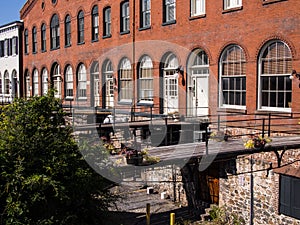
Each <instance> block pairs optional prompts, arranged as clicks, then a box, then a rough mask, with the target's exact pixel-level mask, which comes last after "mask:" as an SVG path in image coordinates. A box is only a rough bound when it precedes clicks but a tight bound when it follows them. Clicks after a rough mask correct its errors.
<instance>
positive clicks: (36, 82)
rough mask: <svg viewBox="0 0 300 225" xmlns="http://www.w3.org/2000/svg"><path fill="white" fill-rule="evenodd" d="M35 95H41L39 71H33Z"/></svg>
mask: <svg viewBox="0 0 300 225" xmlns="http://www.w3.org/2000/svg"><path fill="white" fill-rule="evenodd" d="M33 95H34V96H38V95H39V73H38V70H37V69H35V70H34V71H33Z"/></svg>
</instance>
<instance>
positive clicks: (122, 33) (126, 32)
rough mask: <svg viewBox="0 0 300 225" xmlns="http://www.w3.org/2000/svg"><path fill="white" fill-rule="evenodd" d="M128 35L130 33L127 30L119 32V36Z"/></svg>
mask: <svg viewBox="0 0 300 225" xmlns="http://www.w3.org/2000/svg"><path fill="white" fill-rule="evenodd" d="M129 33H130V31H129V30H126V31H121V32H120V34H121V35H124V34H129Z"/></svg>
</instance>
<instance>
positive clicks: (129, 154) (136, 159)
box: [126, 150, 143, 166]
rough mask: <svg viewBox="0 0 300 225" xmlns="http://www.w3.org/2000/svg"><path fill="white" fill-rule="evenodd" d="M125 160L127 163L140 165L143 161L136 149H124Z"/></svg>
mask: <svg viewBox="0 0 300 225" xmlns="http://www.w3.org/2000/svg"><path fill="white" fill-rule="evenodd" d="M126 162H127V164H133V165H136V166H138V165H141V164H142V163H143V155H141V153H140V152H138V151H137V150H127V151H126Z"/></svg>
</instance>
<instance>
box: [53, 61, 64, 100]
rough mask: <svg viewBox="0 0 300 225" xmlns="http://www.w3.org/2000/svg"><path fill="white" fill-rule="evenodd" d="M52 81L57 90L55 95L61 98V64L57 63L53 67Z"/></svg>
mask: <svg viewBox="0 0 300 225" xmlns="http://www.w3.org/2000/svg"><path fill="white" fill-rule="evenodd" d="M52 81H53V88H54V90H55V94H54V96H55V97H56V98H61V83H62V80H61V74H60V66H59V64H57V63H56V64H55V65H54V68H53V74H52Z"/></svg>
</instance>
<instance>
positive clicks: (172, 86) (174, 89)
mask: <svg viewBox="0 0 300 225" xmlns="http://www.w3.org/2000/svg"><path fill="white" fill-rule="evenodd" d="M178 111H179V110H178V76H176V75H174V71H165V76H164V113H165V114H168V113H172V112H178Z"/></svg>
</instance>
